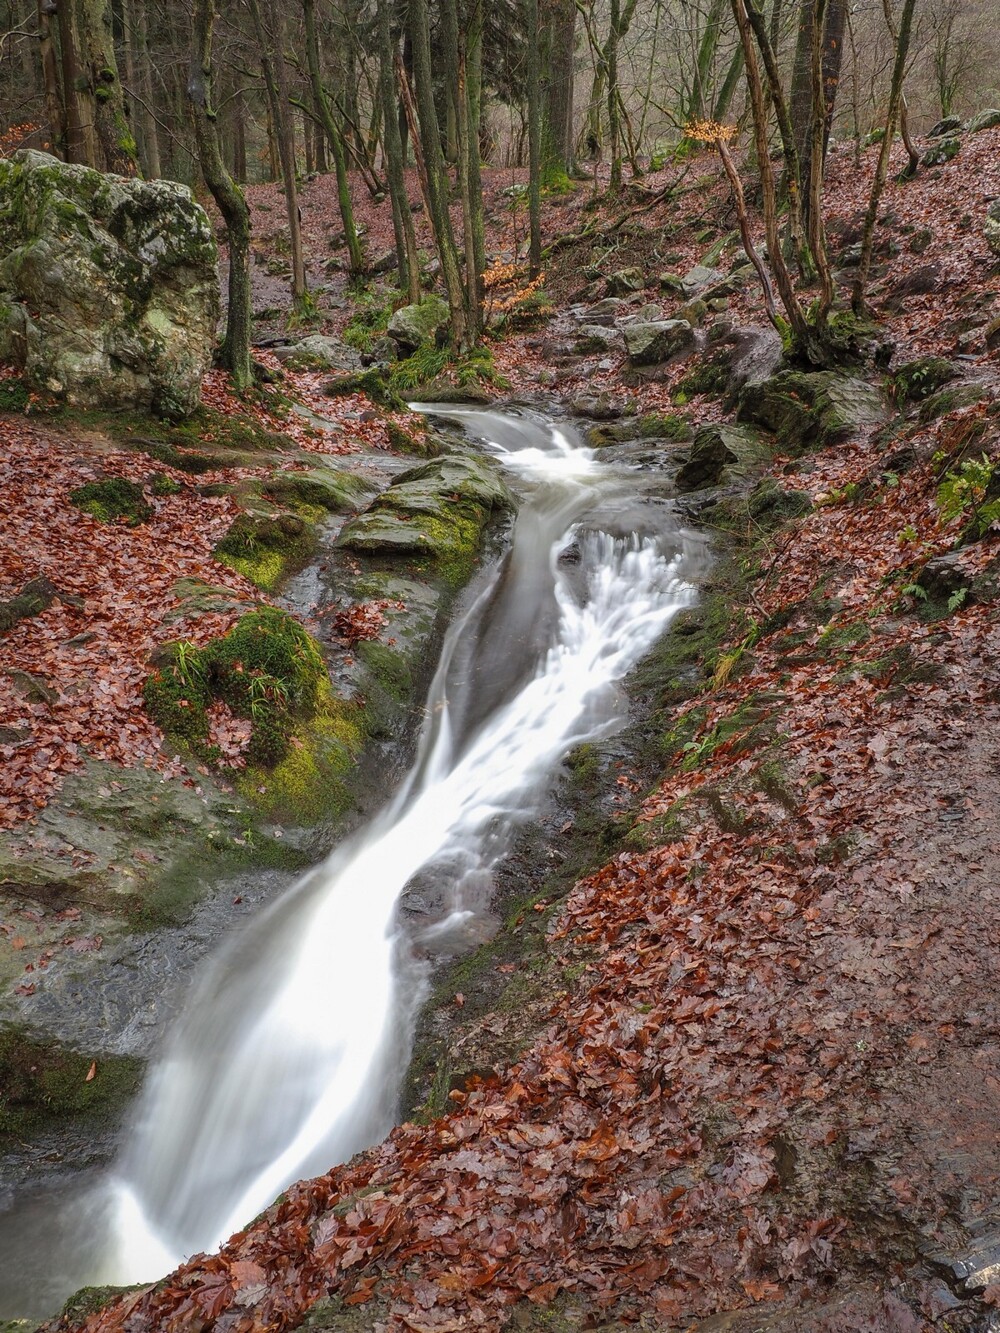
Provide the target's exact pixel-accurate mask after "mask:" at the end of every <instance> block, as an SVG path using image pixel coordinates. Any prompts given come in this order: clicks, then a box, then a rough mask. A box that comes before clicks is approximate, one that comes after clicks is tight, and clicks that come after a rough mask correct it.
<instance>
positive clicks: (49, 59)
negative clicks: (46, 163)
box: [38, 0, 66, 157]
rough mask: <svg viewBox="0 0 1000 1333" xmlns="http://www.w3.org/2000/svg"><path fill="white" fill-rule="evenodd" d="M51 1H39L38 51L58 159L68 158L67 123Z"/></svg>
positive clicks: (53, 141)
mask: <svg viewBox="0 0 1000 1333" xmlns="http://www.w3.org/2000/svg"><path fill="white" fill-rule="evenodd" d="M51 12H52V10H51V5H50V0H38V50H39V61H40V64H41V69H42V86H43V88H44V90H45V110H46V114H47V116H48V121H49V147H50V149H51V151H52V152H53V153H54V154H55V156H56V157H65V156H66V121H65V117H64V116H63V105H62V96H61V89H60V87H59V62H58V61H57V59H56V49H55V43H54V42H53V40H52V29H51V25H50V15H51Z"/></svg>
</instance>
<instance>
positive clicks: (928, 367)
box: [893, 356, 958, 402]
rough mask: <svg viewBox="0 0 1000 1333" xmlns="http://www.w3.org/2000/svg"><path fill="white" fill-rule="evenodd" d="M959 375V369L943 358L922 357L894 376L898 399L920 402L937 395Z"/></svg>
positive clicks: (903, 367) (901, 368) (909, 363)
mask: <svg viewBox="0 0 1000 1333" xmlns="http://www.w3.org/2000/svg"><path fill="white" fill-rule="evenodd" d="M957 374H958V367H957V366H955V365H954V364H953V363H952V362H951V361H948V360H946V359H945V358H944V357H943V356H921V357H918V358H917V360H916V361H907V363H906V364H905V365H903V366H900V367H899V369H898V370H897V371H896V373H895V375H894V376H893V382H894V385H895V392H896V397H897V398H905V399H910V400H911V401H916V402H920V401H922V400H923V399H925V398H930V397H931V396H932V395H933V394H935V393H937V391H938V390H939V389H941V388H942V387H943V386H944V385H945V384H947V383H948V381H949V380H953V379H954V378H955V376H956V375H957Z"/></svg>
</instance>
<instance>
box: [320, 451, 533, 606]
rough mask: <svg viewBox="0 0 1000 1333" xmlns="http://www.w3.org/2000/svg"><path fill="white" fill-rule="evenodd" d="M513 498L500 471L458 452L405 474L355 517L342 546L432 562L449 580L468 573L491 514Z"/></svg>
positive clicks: (506, 508)
mask: <svg viewBox="0 0 1000 1333" xmlns="http://www.w3.org/2000/svg"><path fill="white" fill-rule="evenodd" d="M513 508H514V500H513V497H512V496H511V493H510V491H509V490H508V489H507V487H506V485H505V484H504V482H503V480H502V479H501V477H500V475H499V473H498V472H496V471H494V469H493V468H491V467H489V466H488V465H487V464H485V463H481V462H476V461H474V460H473V459H471V458H466V457H464V456H460V455H447V456H446V457H443V458H436V459H434V460H432V461H431V462H428V463H423V464H421V466H419V467H415V468H411V469H410V471H408V472H404V473H403V474H402V475H401V476H400V477H399V478H397V480H396V481H395V482H394V483H393V485H391V486H390V487H389V488H388V490H386V491H383V493H382V494H381V495H380V496H379V497H378V499H377V500H375V502H374V503H373V504H372V505H371V506H370V507H369V508H368V509H367V510H366V511H365V512H364V513H363V514H360V515H359V516H358V517H357V518H355V519H352V520H351V521H350V522H349V523H347V524H346V525H345V526H344V528H343V529H342V531H341V533H340V537H339V538H338V545H340V546H342V547H346V548H347V549H348V550H353V551H364V552H368V553H370V554H372V553H374V554H379V555H384V556H394V557H395V556H401V557H405V558H408V559H412V558H414V557H417V558H420V559H427V560H429V561H432V562H433V563H434V565H435V566H436V567H437V569H438V570H439V571H440V572H441V574H442V575H443V576H444V577H446V578H447V579H448V580H449V581H450V582H458V581H460V580H461V579H462V578H464V577H466V576H467V574H468V572H469V570H470V569H471V567H472V564H473V562H474V561H475V558H476V556H477V554H478V552H479V547H480V543H481V540H482V536H483V532H484V529H485V528H486V525H487V524H488V523H489V521H490V520H491V518H493V517H494V516H498V515H500V514H502V513H509V512H511V511H512V510H513Z"/></svg>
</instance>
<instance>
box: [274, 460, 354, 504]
mask: <svg viewBox="0 0 1000 1333" xmlns="http://www.w3.org/2000/svg"><path fill="white" fill-rule="evenodd" d="M262 490H263V491H264V494H265V495H268V496H270V497H271V498H272V499H274V500H278V501H280V502H281V503H283V504H292V505H295V504H300V505H307V506H310V507H312V508H317V509H326V510H328V511H329V512H330V513H331V514H347V513H350V512H351V510H353V509H356V508H357V507H358V504H359V502H360V501H361V500H362V499H363V498H364V496H366V495H369V494H370V493H371V492H370V488H369V486H368V485H367V483H366V482H364V481H363V480H362V479H361V478H360V477H359V476H357V475H356V474H355V473H353V472H346V471H343V470H338V469H335V468H309V469H308V470H306V471H305V472H293V471H279V472H273V473H272V474H271V475H270V476H269V477H266V478H265V479H264V481H263V483H262Z"/></svg>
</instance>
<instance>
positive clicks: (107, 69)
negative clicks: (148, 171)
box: [67, 0, 139, 176]
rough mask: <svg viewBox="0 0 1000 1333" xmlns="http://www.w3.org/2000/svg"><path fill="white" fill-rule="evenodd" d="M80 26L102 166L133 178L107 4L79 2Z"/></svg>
mask: <svg viewBox="0 0 1000 1333" xmlns="http://www.w3.org/2000/svg"><path fill="white" fill-rule="evenodd" d="M67 3H68V0H67ZM77 25H78V32H79V35H80V61H81V70H82V73H83V74H84V77H85V79H86V82H87V88H88V91H89V95H90V100H91V102H92V104H93V111H94V132H95V135H96V139H97V144H98V148H99V153H100V159H101V165H102V166H103V168H104V170H105V171H113V172H116V173H117V174H119V175H122V176H134V175H135V174H136V172H137V171H138V170H139V164H138V162H137V161H136V150H135V139H134V138H133V137H132V130H131V128H130V126H129V122H128V115H127V112H126V109H125V95H124V92H123V90H122V85H121V80H120V79H119V77H118V66H117V63H116V61H115V46H114V41H113V39H112V34H111V12H110V8H109V6H108V3H107V0H77Z"/></svg>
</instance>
